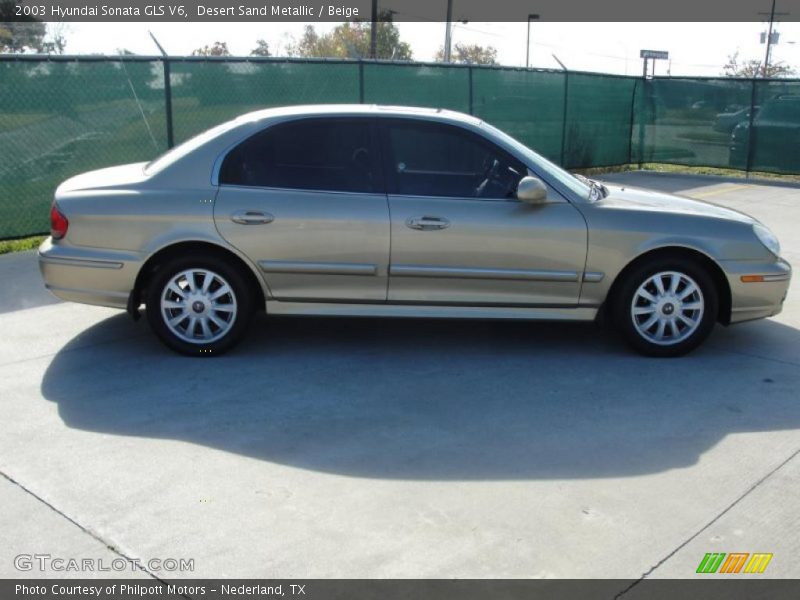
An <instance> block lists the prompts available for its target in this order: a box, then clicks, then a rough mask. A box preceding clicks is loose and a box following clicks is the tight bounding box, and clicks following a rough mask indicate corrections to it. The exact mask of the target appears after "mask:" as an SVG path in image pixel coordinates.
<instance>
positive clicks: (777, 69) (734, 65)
mask: <svg viewBox="0 0 800 600" xmlns="http://www.w3.org/2000/svg"><path fill="white" fill-rule="evenodd" d="M795 73H796V71H795V69H793V68H792V67H790V66H789V65H787V64H786V63H785V62H783V61H780V60H779V61H777V62H773V63H770V65H769V67H768V68H767V72H766V73H764V66H763V65H762V64H761V61H760V60H758V59H757V58H751V59H747V60H744V61H740V59H739V51H738V50H737V51H736V52H734V53H733V54H730V55H728V62H727V63H725V66H724V67H722V74H723V75H724V76H725V77H747V78H754V77H791V76H792V75H794V74H795Z"/></svg>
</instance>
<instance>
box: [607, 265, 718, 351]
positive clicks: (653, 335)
mask: <svg viewBox="0 0 800 600" xmlns="http://www.w3.org/2000/svg"><path fill="white" fill-rule="evenodd" d="M717 306H718V295H717V290H716V288H715V286H714V282H713V281H712V279H711V277H709V275H708V273H707V272H706V271H705V270H704V269H703V268H702V267H699V266H698V265H696V264H695V263H693V262H692V261H688V260H684V259H671V260H670V259H667V260H658V261H651V262H649V263H647V264H645V265H642V266H640V267H639V268H637V269H635V270H634V271H633V272H632V273H630V274H629V275H628V276H627V277H626V279H625V280H624V281H623V282H622V286H621V288H620V291H619V294H618V295H617V297H616V300H615V321H616V323H617V326H618V327H619V329H620V330H621V332H622V335H623V337H625V339H626V340H627V341H628V343H629V344H630V345H631V346H633V347H634V348H635V349H636V350H638V351H639V352H640V353H642V354H644V355H647V356H659V357H669V356H681V355H683V354H686V353H688V352H691V351H692V350H694V349H695V348H697V346H699V345H700V344H701V343H702V342H703V341H704V340H705V339H706V338H707V337H708V335H709V334H710V333H711V330H712V329H713V327H714V323H715V322H716V320H717Z"/></svg>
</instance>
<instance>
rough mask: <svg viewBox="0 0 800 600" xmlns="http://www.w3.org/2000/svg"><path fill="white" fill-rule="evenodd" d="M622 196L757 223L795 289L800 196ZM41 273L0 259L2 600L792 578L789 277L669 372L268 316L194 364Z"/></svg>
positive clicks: (687, 183)
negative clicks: (344, 581) (292, 582)
mask: <svg viewBox="0 0 800 600" xmlns="http://www.w3.org/2000/svg"><path fill="white" fill-rule="evenodd" d="M604 179H606V180H607V181H614V182H623V183H625V184H626V185H640V186H644V187H652V188H656V189H662V190H666V191H670V192H677V193H681V194H685V195H688V196H692V197H696V198H700V199H703V200H708V201H711V202H715V203H718V204H722V205H725V206H730V207H733V208H736V209H740V210H743V211H745V212H748V213H750V214H752V215H754V216H756V217H757V218H759V219H761V220H762V221H763V222H765V223H766V224H767V225H768V226H770V227H771V228H772V229H773V230H774V231H775V232H776V233H777V235H778V237H779V238H780V240H781V242H782V244H783V247H784V252H783V254H784V256H785V257H786V258H787V259H788V260H789V261H790V262H791V263H793V264H794V265H795V266H797V265H800V235H798V230H800V185H790V184H780V183H774V184H773V183H764V182H763V181H759V182H755V181H747V180H742V179H737V180H727V179H720V178H711V177H702V176H677V175H666V174H648V173H624V174H616V175H609V176H606V177H604ZM36 269H37V267H36V259H35V256H34V255H33V254H32V253H25V254H17V255H11V256H6V257H0V278H1V279H2V281H3V282H4V284H3V289H2V290H0V331H2V335H1V336H0V423H2V425H0V427H2V434H1V435H0V471H2V474H3V475H4V476H5V477H4V478H0V502H2V506H3V507H4V510H3V511H2V515H0V523H1V524H2V531H3V533H4V535H3V540H4V544H3V545H2V548H0V576H2V577H30V576H46V575H48V576H50V577H61V576H76V577H77V576H86V575H91V574H87V573H70V572H60V573H55V572H47V573H40V572H36V571H34V572H21V571H18V570H17V569H15V567H14V557H15V556H17V555H19V554H21V553H28V554H35V553H48V554H51V555H52V556H60V557H75V558H82V557H91V558H95V559H104V560H107V561H111V560H113V559H114V558H115V557H119V556H124V557H132V558H138V559H141V560H143V561H145V560H148V559H150V558H154V557H157V558H160V559H162V560H163V559H165V558H188V559H194V565H195V568H194V571H193V572H187V573H182V574H181V573H164V572H152V573H147V572H139V573H138V576H141V577H152V576H159V577H174V576H176V575H177V576H181V575H182V576H185V577H190V576H192V577H219V576H221V577H267V578H293V577H298V578H306V577H320V578H327V577H331V578H343V577H347V578H384V577H400V578H403V577H431V578H434V577H435V578H453V577H459V578H481V577H491V578H498V577H502V578H539V577H542V578H547V577H577V578H589V577H603V578H623V579H638V578H640V577H653V578H660V577H675V578H687V577H692V576H694V573H695V570H696V568H697V565H698V563H699V562H700V560H701V559H702V558H703V556H704V554H705V553H706V552H769V553H773V554H774V558H773V559H772V562H771V563H770V564H769V566H768V568H767V570H766V572H765V574H764V575H763V576H766V577H800V566H798V562H797V558H796V557H797V555H798V552H800V520H798V518H797V515H798V512H800V496H799V495H798V489H800V394H799V393H798V390H800V352H798V349H800V283H798V278H797V277H795V279H794V281H793V283H792V289H791V290H790V293H789V297H788V299H787V301H786V304H785V307H784V311H783V313H782V314H780V315H779V316H777V317H774V318H772V319H769V320H766V321H757V322H753V323H746V324H742V325H737V326H734V327H730V328H723V327H717V328H716V330H715V332H714V333H713V334H712V337H711V338H710V340H709V341H708V342H707V343H706V344H705V345H704V346H702V347H701V348H700V349H699V350H697V351H696V352H695V353H694V354H692V355H690V356H688V357H684V358H681V359H674V360H658V359H647V358H643V357H640V356H638V355H635V354H633V353H632V352H631V351H629V350H628V348H627V347H626V346H624V345H623V344H622V343H621V342H620V341H619V340H618V339H617V338H616V337H615V336H614V335H613V334H611V333H609V332H607V331H604V330H602V329H600V328H598V327H597V326H595V325H594V324H550V323H517V322H461V321H427V320H380V319H376V320H355V319H323V318H319V319H303V320H298V319H291V318H285V319H271V320H270V319H267V318H264V317H262V318H259V319H257V321H256V323H255V324H254V326H253V329H254V331H253V332H252V333H253V335H251V336H250V337H249V338H248V339H247V341H246V342H245V343H244V344H243V345H242V346H241V347H240V348H238V349H237V350H236V351H235V352H232V353H231V354H229V355H226V356H223V357H219V358H215V359H213V360H198V359H192V358H185V357H181V356H177V355H174V354H172V353H170V352H169V351H168V350H166V349H165V348H163V347H162V346H161V345H160V344H159V342H158V341H157V340H156V339H155V337H154V336H153V335H152V334H151V333H150V332H149V330H148V328H147V325H146V323H145V322H144V321H143V320H141V321H139V322H138V323H134V322H133V321H131V319H130V318H129V317H128V316H127V315H125V314H122V313H120V312H119V311H114V310H111V309H104V308H98V307H90V306H83V305H77V304H67V303H60V302H57V301H55V299H54V298H51V297H50V296H49V295H48V294H47V293H46V292H45V291H44V290H43V288H42V286H41V282H40V280H39V277H38V272H37V271H36ZM95 575H97V576H108V575H114V573H107V572H106V573H96V574H95ZM123 575H125V576H131V573H130V572H126V573H123ZM732 577H736V576H735V575H733V576H732ZM740 577H741V575H740Z"/></svg>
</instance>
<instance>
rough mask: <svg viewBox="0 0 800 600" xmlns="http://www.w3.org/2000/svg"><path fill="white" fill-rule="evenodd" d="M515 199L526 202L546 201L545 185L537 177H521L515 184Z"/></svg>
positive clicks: (542, 202)
mask: <svg viewBox="0 0 800 600" xmlns="http://www.w3.org/2000/svg"><path fill="white" fill-rule="evenodd" d="M517 200H520V201H522V202H526V203H528V204H544V203H545V202H547V186H545V184H544V183H543V182H542V180H541V179H539V178H538V177H531V176H527V177H523V178H522V179H520V180H519V185H517Z"/></svg>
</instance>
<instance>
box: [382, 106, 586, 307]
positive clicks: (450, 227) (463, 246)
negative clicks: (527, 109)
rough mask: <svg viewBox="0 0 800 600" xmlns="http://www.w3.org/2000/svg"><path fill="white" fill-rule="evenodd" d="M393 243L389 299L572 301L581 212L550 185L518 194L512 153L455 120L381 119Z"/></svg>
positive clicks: (582, 256) (518, 170) (582, 244)
mask: <svg viewBox="0 0 800 600" xmlns="http://www.w3.org/2000/svg"><path fill="white" fill-rule="evenodd" d="M381 137H382V140H383V155H384V170H385V171H386V173H387V183H388V185H389V208H390V213H391V227H392V249H391V260H390V277H389V302H412V303H434V304H453V305H456V304H469V305H489V306H490V305H495V306H502V305H531V306H532V305H537V306H574V305H576V304H577V303H578V297H579V294H580V282H581V277H582V274H583V269H584V265H585V261H586V244H587V228H586V223H585V221H584V219H583V216H582V215H581V214H580V213H579V212H578V210H577V209H575V208H574V207H573V206H572V205H571V204H570V203H568V202H567V201H566V200H564V198H562V197H561V196H560V195H558V193H557V192H556V191H555V190H553V189H550V190H549V196H548V202H547V203H545V204H542V205H537V206H533V205H529V204H525V203H523V202H520V201H518V200H516V198H515V197H514V192H515V190H516V184H517V183H518V181H519V179H521V178H522V177H523V176H524V175H527V174H528V170H527V167H525V166H524V165H523V164H522V163H521V162H520V161H519V160H517V159H516V158H514V157H512V156H511V155H509V154H508V153H506V152H505V151H504V150H502V149H501V148H499V147H497V146H495V145H494V144H493V143H491V142H490V141H489V140H486V139H485V138H483V137H482V136H479V135H477V134H476V133H473V132H471V131H467V130H466V129H463V128H461V127H458V126H455V125H448V124H441V123H434V122H430V121H424V120H411V119H407V120H388V121H386V122H385V124H384V125H382V136H381Z"/></svg>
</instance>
